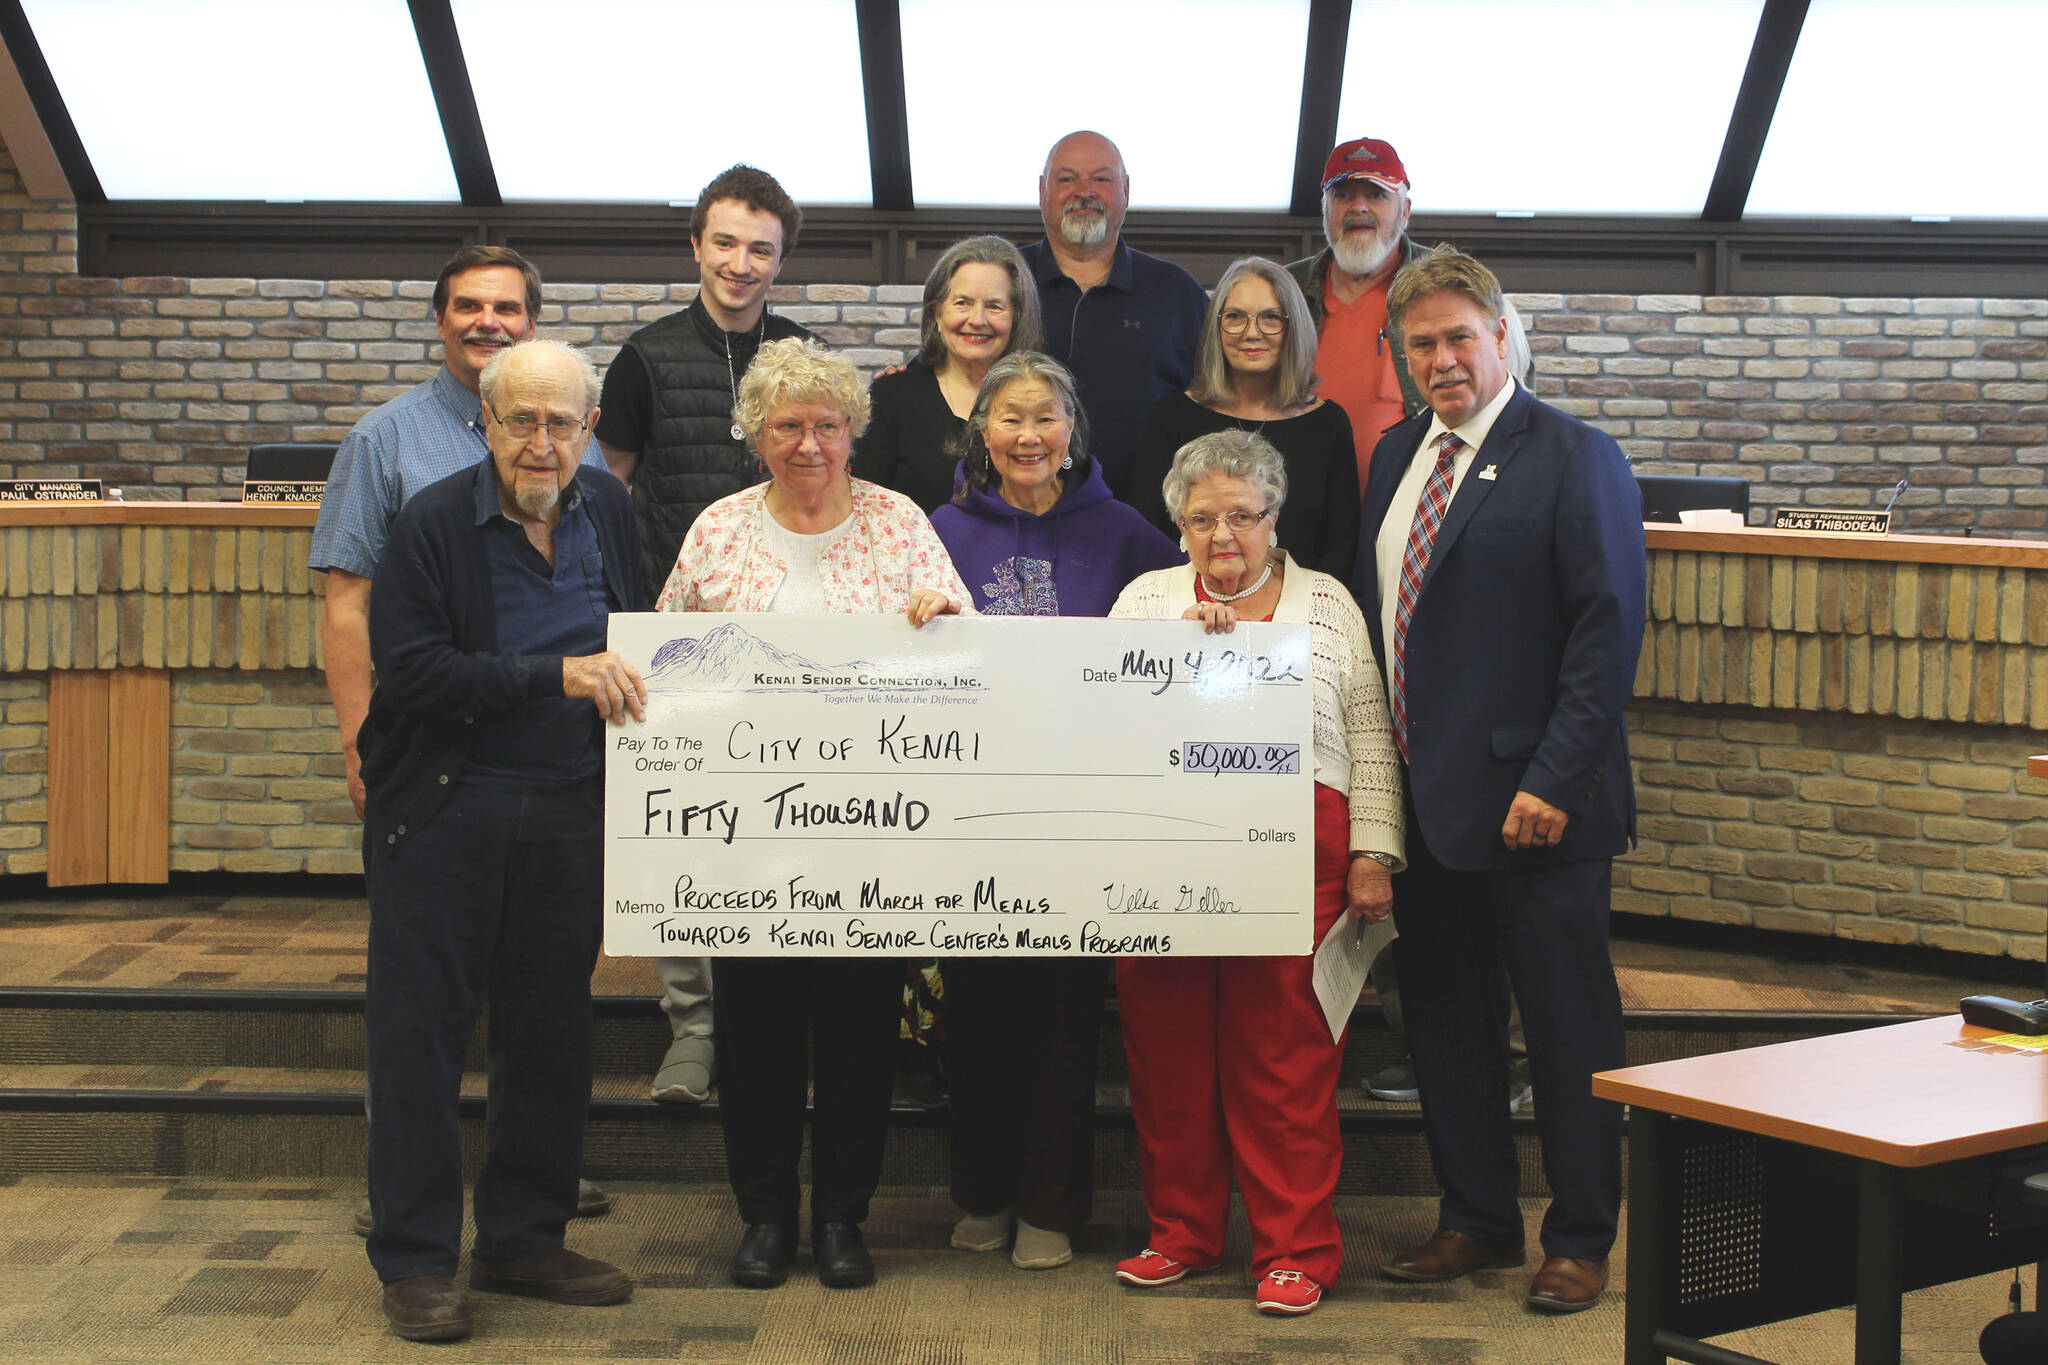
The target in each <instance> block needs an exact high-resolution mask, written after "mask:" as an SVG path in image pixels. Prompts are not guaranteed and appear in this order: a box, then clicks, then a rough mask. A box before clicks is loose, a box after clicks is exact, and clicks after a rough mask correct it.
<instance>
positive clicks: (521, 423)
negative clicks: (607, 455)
mask: <svg viewBox="0 0 2048 1365" xmlns="http://www.w3.org/2000/svg"><path fill="white" fill-rule="evenodd" d="M491 415H492V416H493V417H497V416H498V415H497V414H496V413H492V414H491ZM498 425H499V426H501V427H503V428H505V430H506V431H508V432H510V433H511V434H512V435H513V436H514V437H516V438H517V439H519V440H522V441H531V440H532V439H533V437H534V433H535V432H537V431H539V430H540V429H541V427H543V426H545V427H547V429H548V435H550V436H552V437H554V438H555V439H556V440H557V441H573V440H575V439H576V433H577V432H579V431H582V430H583V429H584V428H585V427H587V426H589V425H590V419H589V418H588V417H581V418H579V417H550V418H548V420H547V421H546V422H542V421H541V420H540V418H538V417H535V416H534V415H533V414H531V413H526V412H515V413H513V414H512V415H511V416H510V417H498Z"/></svg>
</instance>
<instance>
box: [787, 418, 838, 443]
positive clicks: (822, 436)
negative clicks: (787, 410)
mask: <svg viewBox="0 0 2048 1365" xmlns="http://www.w3.org/2000/svg"><path fill="white" fill-rule="evenodd" d="M806 431H808V432H810V433H811V435H813V436H815V437H817V438H818V444H819V445H821V446H829V445H831V444H832V443H833V442H835V441H838V440H840V439H841V438H843V437H844V436H845V435H846V423H844V422H770V423H769V424H768V434H769V435H771V436H773V437H774V438H775V439H776V440H778V441H785V442H787V443H789V444H790V445H797V444H799V443H800V442H802V440H803V439H804V433H805V432H806Z"/></svg>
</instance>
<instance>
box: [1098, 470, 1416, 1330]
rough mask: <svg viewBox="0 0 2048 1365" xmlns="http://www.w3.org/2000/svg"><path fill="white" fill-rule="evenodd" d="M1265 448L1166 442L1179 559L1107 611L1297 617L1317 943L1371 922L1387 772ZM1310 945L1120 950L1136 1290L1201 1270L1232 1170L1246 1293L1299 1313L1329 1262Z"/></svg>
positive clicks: (1341, 636) (1325, 588) (1361, 665)
mask: <svg viewBox="0 0 2048 1365" xmlns="http://www.w3.org/2000/svg"><path fill="white" fill-rule="evenodd" d="M1287 484H1288V478H1287V469H1286V467H1285V462H1284V461H1283V460H1282V458H1281V455H1280V452H1279V451H1277V450H1275V449H1274V448H1273V445H1272V443H1271V442H1269V441H1267V440H1265V439H1264V438H1263V437H1261V436H1257V435H1254V434H1252V433H1249V432H1243V431H1223V432H1215V433H1212V434H1210V435H1207V436H1201V437H1198V438H1196V439H1195V440H1193V441H1190V442H1189V443H1188V444H1187V445H1185V446H1183V447H1181V449H1180V451H1179V453H1178V454H1176V455H1175V456H1174V458H1173V465H1172V468H1171V469H1170V470H1169V471H1168V473H1167V476H1166V479H1165V485H1164V490H1163V491H1164V494H1165V497H1166V500H1167V503H1168V505H1169V506H1170V507H1172V508H1173V512H1174V520H1175V522H1176V523H1177V524H1178V525H1179V527H1180V529H1181V534H1182V535H1183V536H1184V537H1186V541H1187V551H1188V560H1189V562H1188V563H1186V564H1184V565H1182V566H1181V567H1179V568H1177V569H1162V570H1159V571H1157V572H1155V573H1149V574H1146V575H1145V576H1144V577H1142V578H1140V579H1138V580H1137V581H1136V582H1134V583H1132V584H1131V585H1130V586H1129V587H1128V588H1126V589H1124V592H1123V595H1122V596H1121V597H1119V598H1118V599H1117V602H1116V606H1115V607H1114V608H1113V609H1112V610H1111V612H1110V615H1111V616H1114V617H1132V618H1137V619H1141V620H1162V619H1173V618H1182V619H1186V620H1193V621H1200V622H1201V623H1202V627H1203V629H1204V630H1207V631H1209V632H1211V633H1219V632H1228V631H1230V630H1231V629H1233V628H1234V627H1235V626H1236V624H1237V622H1238V621H1240V620H1245V621H1295V622H1303V623H1306V624H1307V626H1308V627H1309V637H1310V644H1311V653H1312V658H1313V660H1314V663H1313V668H1312V682H1313V684H1314V693H1313V697H1314V708H1315V778H1316V786H1315V879H1314V887H1313V890H1312V891H1311V888H1308V887H1303V888H1302V891H1303V893H1304V894H1312V895H1313V898H1314V905H1315V925H1316V927H1315V941H1316V942H1317V943H1321V942H1322V940H1323V938H1324V936H1326V935H1327V934H1328V933H1329V932H1330V930H1331V929H1332V928H1333V927H1334V926H1335V925H1336V923H1337V921H1338V919H1339V918H1340V917H1341V916H1344V915H1347V914H1348V915H1350V916H1351V917H1352V918H1354V919H1363V920H1379V919H1384V918H1385V917H1386V915H1387V914H1388V913H1389V912H1390V911H1391V910H1392V908H1393V885H1392V881H1391V878H1392V875H1393V873H1394V872H1395V871H1397V870H1399V869H1400V868H1401V867H1402V866H1403V865H1404V863H1403V856H1402V850H1403V843H1402V814H1401V777H1400V767H1399V764H1398V762H1397V760H1396V757H1395V751H1394V736H1393V727H1392V725H1391V724H1390V723H1389V721H1388V719H1387V704H1386V696H1385V693H1384V691H1383V690H1382V688H1381V686H1380V671H1379V665H1378V664H1377V663H1376V662H1375V661H1374V659H1373V653H1372V642H1371V639H1370V637H1369V636H1368V635H1367V634H1366V627H1365V618H1364V617H1362V616H1361V615H1360V614H1359V611H1358V604H1357V603H1356V602H1354V601H1353V600H1352V598H1351V594H1350V592H1349V591H1348V590H1346V588H1345V587H1344V585H1343V584H1342V583H1340V582H1338V581H1337V580H1336V579H1334V578H1332V577H1330V576H1329V575H1328V574H1323V573H1318V572H1316V571H1315V570H1314V569H1310V568H1308V567H1306V566H1304V565H1300V564H1296V563H1295V562H1294V561H1293V560H1292V559H1291V558H1290V557H1289V556H1288V555H1287V554H1286V553H1285V552H1283V551H1281V550H1279V549H1277V548H1276V547H1275V546H1274V544H1273V531H1272V527H1273V523H1274V521H1275V520H1277V519H1278V517H1279V514H1280V511H1281V508H1282V507H1284V506H1285V504H1286V499H1287ZM1313 971H1314V966H1313V959H1311V958H1308V957H1236V958H1233V957H1153V958H1136V957H1129V958H1123V959H1120V960H1119V961H1118V962H1117V968H1116V995H1117V1012H1118V1014H1119V1015H1120V1016H1121V1018H1122V1021H1123V1033H1124V1051H1125V1053H1126V1054H1127V1056H1128V1057H1129V1059H1130V1068H1131V1116H1132V1118H1133V1120H1134V1121H1135V1123H1136V1126H1137V1129H1138V1150H1139V1157H1140V1160H1139V1173H1140V1175H1139V1178H1140V1182H1141V1185H1142V1187H1143V1190H1144V1194H1145V1212H1146V1214H1147V1216H1148V1217H1149V1219H1150V1220H1151V1237H1150V1240H1149V1241H1148V1243H1147V1245H1146V1247H1145V1249H1144V1250H1143V1251H1141V1252H1139V1253H1138V1254H1137V1255H1135V1256H1132V1257H1130V1258H1128V1259H1127V1260H1124V1261H1122V1262H1120V1263H1119V1264H1118V1265H1117V1269H1116V1274H1117V1278H1118V1279H1120V1280H1122V1281H1123V1282H1124V1283H1126V1284H1131V1285H1137V1286H1139V1287H1141V1288H1144V1287H1151V1286H1155V1285H1162V1284H1171V1283H1173V1282H1174V1281H1175V1280H1178V1279H1180V1278H1181V1277H1183V1276H1185V1275H1188V1274H1191V1273H1194V1272H1197V1271H1203V1270H1213V1269H1214V1268H1215V1267H1216V1265H1217V1264H1218V1262H1220V1261H1221V1260H1222V1257H1223V1241H1224V1233H1225V1231H1226V1230H1227V1229H1228V1227H1229V1221H1230V1185H1231V1177H1232V1175H1233V1174H1234V1175H1235V1176H1236V1180H1237V1187H1238V1191H1239V1193H1240V1194H1242V1195H1243V1196H1244V1207H1245V1213H1246V1215H1247V1217H1248V1218H1249V1219H1250V1221H1251V1229H1252V1271H1253V1273H1254V1274H1256V1275H1257V1276H1258V1277H1259V1287H1258V1289H1257V1291H1256V1292H1255V1294H1254V1297H1253V1302H1254V1304H1255V1305H1256V1306H1257V1308H1258V1309H1259V1311H1260V1312H1262V1313H1272V1314H1285V1313H1308V1312H1312V1311H1313V1310H1314V1309H1315V1307H1316V1305H1317V1304H1318V1303H1319V1302H1320V1301H1321V1299H1322V1294H1323V1290H1324V1289H1325V1288H1327V1287H1328V1286H1329V1285H1330V1284H1331V1283H1332V1282H1333V1281H1334V1280H1335V1279H1336V1278H1337V1268H1338V1266H1339V1264H1340V1263H1341V1262H1342V1260H1343V1248H1342V1245H1341V1243H1340V1241H1339V1238H1338V1232H1337V1216H1336V1212H1335V1210H1334V1209H1333V1208H1332V1205H1331V1200H1332V1197H1333V1196H1334V1195H1335V1194H1336V1190H1337V1171H1338V1168H1339V1166H1340V1165H1341V1164H1342V1161H1343V1148H1342V1144H1341V1141H1340V1139H1339V1137H1338V1132H1337V1073H1338V1068H1339V1065H1340V1063H1341V1061H1342V1059H1343V1053H1344V1047H1343V1043H1342V1042H1341V1041H1337V1042H1333V1041H1331V1038H1330V1030H1329V1026H1328V1025H1327V1024H1325V1023H1324V1021H1323V1012H1322V1007H1321V1006H1320V1005H1319V1004H1318V1003H1317V1002H1316V994H1315V985H1314V981H1313Z"/></svg>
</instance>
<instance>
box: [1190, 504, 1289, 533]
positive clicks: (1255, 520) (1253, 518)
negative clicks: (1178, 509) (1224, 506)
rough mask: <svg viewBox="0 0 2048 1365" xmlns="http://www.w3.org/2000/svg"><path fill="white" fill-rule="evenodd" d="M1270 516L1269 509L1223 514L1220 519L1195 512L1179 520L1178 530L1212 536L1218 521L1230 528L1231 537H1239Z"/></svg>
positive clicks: (1270, 509)
mask: <svg viewBox="0 0 2048 1365" xmlns="http://www.w3.org/2000/svg"><path fill="white" fill-rule="evenodd" d="M1272 514H1273V509H1272V508H1270V507H1267V508H1263V509H1261V510H1260V511H1257V512H1225V513H1224V514H1223V515H1222V516H1220V517H1212V516H1210V515H1209V514H1208V513H1206V512H1196V513H1194V514H1193V515H1192V516H1185V517H1182V518H1181V519H1180V529H1181V530H1183V531H1186V532H1187V533H1188V534H1189V535H1191V536H1207V535H1214V534H1215V533H1216V524H1217V523H1218V522H1219V521H1220V522H1222V523H1223V524H1224V525H1225V526H1228V527H1229V528H1230V533H1231V534H1232V535H1234V536H1241V535H1243V534H1244V533H1245V532H1246V531H1249V530H1251V529H1252V527H1254V526H1257V525H1258V524H1259V523H1260V522H1262V521H1264V520H1265V519H1266V518H1267V517H1269V516H1271V515H1272Z"/></svg>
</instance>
